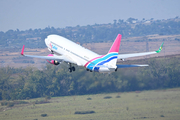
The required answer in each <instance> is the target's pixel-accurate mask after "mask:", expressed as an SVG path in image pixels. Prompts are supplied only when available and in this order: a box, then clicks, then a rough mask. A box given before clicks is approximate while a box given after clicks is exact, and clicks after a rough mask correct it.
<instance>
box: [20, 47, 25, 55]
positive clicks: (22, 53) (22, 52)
mask: <svg viewBox="0 0 180 120" xmlns="http://www.w3.org/2000/svg"><path fill="white" fill-rule="evenodd" d="M24 46H25V45H23V48H22V51H21V55H24Z"/></svg>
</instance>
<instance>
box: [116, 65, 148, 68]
mask: <svg viewBox="0 0 180 120" xmlns="http://www.w3.org/2000/svg"><path fill="white" fill-rule="evenodd" d="M116 66H117V68H128V67H145V66H149V65H116Z"/></svg>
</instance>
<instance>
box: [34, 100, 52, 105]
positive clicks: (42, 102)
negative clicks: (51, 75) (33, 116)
mask: <svg viewBox="0 0 180 120" xmlns="http://www.w3.org/2000/svg"><path fill="white" fill-rule="evenodd" d="M44 103H50V102H49V101H45V100H41V101H38V100H36V102H35V104H44Z"/></svg>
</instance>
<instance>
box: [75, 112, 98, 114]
mask: <svg viewBox="0 0 180 120" xmlns="http://www.w3.org/2000/svg"><path fill="white" fill-rule="evenodd" d="M92 113H95V111H76V112H75V113H74V114H92Z"/></svg>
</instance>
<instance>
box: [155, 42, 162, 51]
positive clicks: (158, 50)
mask: <svg viewBox="0 0 180 120" xmlns="http://www.w3.org/2000/svg"><path fill="white" fill-rule="evenodd" d="M163 44H164V42H163V43H162V44H161V46H160V48H159V50H158V51H156V52H157V53H159V52H161V50H162V47H163Z"/></svg>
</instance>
